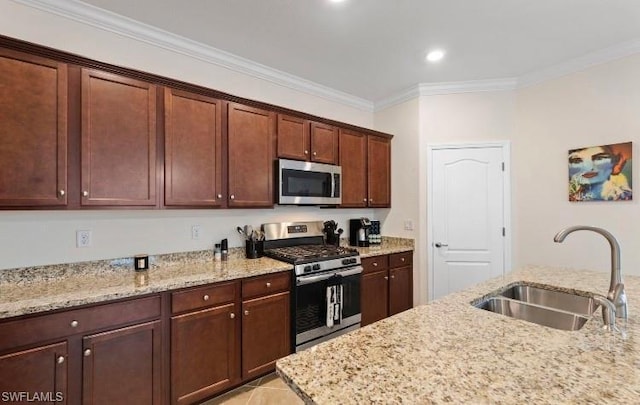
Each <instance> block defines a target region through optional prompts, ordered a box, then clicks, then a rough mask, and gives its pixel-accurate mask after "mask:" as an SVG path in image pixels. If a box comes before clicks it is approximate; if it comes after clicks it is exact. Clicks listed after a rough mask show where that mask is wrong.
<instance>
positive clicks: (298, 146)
mask: <svg viewBox="0 0 640 405" xmlns="http://www.w3.org/2000/svg"><path fill="white" fill-rule="evenodd" d="M310 149H311V145H310V142H309V120H305V119H304V118H297V117H291V116H289V115H283V114H278V157H279V158H284V159H294V160H309V156H310V152H309V151H310Z"/></svg>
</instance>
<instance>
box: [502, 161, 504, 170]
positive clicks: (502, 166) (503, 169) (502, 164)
mask: <svg viewBox="0 0 640 405" xmlns="http://www.w3.org/2000/svg"><path fill="white" fill-rule="evenodd" d="M502 171H503V172H504V162H502Z"/></svg>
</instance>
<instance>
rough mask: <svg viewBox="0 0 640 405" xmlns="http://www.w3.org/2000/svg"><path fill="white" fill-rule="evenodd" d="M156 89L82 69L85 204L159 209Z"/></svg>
mask: <svg viewBox="0 0 640 405" xmlns="http://www.w3.org/2000/svg"><path fill="white" fill-rule="evenodd" d="M155 93H156V88H155V86H153V85H152V84H150V83H146V82H142V81H139V80H133V79H129V78H126V77H122V76H117V75H114V74H110V73H106V72H100V71H96V70H89V69H83V70H82V135H81V139H82V140H81V143H82V147H81V161H82V169H81V184H82V191H81V192H82V198H81V204H82V205H85V206H86V205H116V206H117V205H125V206H153V205H156V189H157V186H156V95H155Z"/></svg>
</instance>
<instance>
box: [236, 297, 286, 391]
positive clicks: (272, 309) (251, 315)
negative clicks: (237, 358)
mask: <svg viewBox="0 0 640 405" xmlns="http://www.w3.org/2000/svg"><path fill="white" fill-rule="evenodd" d="M290 312H291V307H290V294H289V292H283V293H280V294H274V295H268V296H266V297H262V298H256V299H253V300H249V301H244V302H243V303H242V313H243V316H242V378H243V379H244V380H250V379H252V378H254V377H257V376H258V375H261V374H264V373H266V372H269V371H273V370H274V369H275V364H276V360H278V359H280V358H282V357H285V356H287V355H289V354H290V353H291V336H290V331H291V321H290V319H291V318H290Z"/></svg>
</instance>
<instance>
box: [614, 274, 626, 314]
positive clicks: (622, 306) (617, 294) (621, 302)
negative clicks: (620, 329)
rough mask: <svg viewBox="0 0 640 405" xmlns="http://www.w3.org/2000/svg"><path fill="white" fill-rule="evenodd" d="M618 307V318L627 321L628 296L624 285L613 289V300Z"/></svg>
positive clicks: (619, 284)
mask: <svg viewBox="0 0 640 405" xmlns="http://www.w3.org/2000/svg"><path fill="white" fill-rule="evenodd" d="M611 301H612V302H613V305H614V306H615V307H616V318H621V319H624V320H626V319H627V316H628V314H627V294H626V293H625V292H624V283H618V284H616V286H615V288H614V289H613V299H612V300H611Z"/></svg>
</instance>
